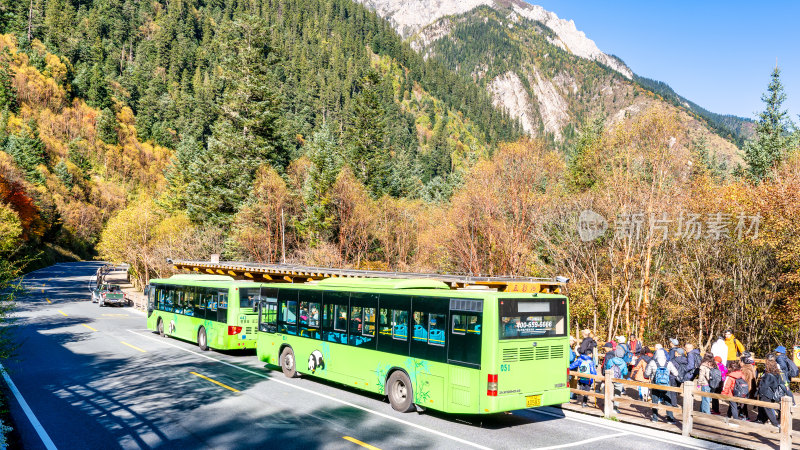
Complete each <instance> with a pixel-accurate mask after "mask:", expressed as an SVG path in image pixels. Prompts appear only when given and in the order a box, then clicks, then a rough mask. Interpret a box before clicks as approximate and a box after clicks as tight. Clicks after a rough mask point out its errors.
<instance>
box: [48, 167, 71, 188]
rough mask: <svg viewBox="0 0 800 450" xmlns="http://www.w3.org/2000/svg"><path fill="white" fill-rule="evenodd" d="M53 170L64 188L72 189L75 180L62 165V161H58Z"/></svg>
mask: <svg viewBox="0 0 800 450" xmlns="http://www.w3.org/2000/svg"><path fill="white" fill-rule="evenodd" d="M53 170H54V172H55V174H56V176H57V177H58V179H59V180H61V182H62V183H64V186H66V187H67V189H72V186H74V185H75V179H74V178H73V177H72V174H71V173H70V171H69V168H68V167H67V165H66V164H65V163H64V161H63V160H62V161H59V163H58V164H56V167H55V168H54V169H53Z"/></svg>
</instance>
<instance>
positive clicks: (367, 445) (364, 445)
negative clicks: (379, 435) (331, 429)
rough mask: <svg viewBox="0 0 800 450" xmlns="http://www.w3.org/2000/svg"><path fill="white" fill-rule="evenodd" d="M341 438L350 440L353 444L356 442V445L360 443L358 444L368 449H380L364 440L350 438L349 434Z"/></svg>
mask: <svg viewBox="0 0 800 450" xmlns="http://www.w3.org/2000/svg"><path fill="white" fill-rule="evenodd" d="M342 439H344V440H345V441H350V442H352V443H354V444H358V445H360V446H362V447H364V448H368V449H370V450H381V449H379V448H378V447H375V446H374V445H369V444H367V443H365V442H361V441H359V440H358V439H356V438H351V437H350V436H342Z"/></svg>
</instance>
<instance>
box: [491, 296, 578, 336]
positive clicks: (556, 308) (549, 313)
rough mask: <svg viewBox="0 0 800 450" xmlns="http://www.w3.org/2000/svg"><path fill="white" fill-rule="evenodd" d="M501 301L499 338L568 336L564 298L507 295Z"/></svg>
mask: <svg viewBox="0 0 800 450" xmlns="http://www.w3.org/2000/svg"><path fill="white" fill-rule="evenodd" d="M499 302H500V304H499V306H500V308H499V309H500V328H499V329H498V334H499V337H500V339H530V338H537V337H553V336H566V333H567V331H566V311H567V306H566V299H565V298H551V299H533V298H504V299H501V300H500V301H499Z"/></svg>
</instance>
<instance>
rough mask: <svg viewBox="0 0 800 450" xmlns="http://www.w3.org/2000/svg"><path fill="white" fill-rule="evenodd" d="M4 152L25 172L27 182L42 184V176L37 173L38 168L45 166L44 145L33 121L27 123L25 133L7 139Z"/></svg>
mask: <svg viewBox="0 0 800 450" xmlns="http://www.w3.org/2000/svg"><path fill="white" fill-rule="evenodd" d="M5 151H6V153H8V154H9V155H11V156H12V157H13V158H14V162H15V163H16V164H17V165H18V166H19V167H20V168H21V169H22V170H23V171H24V172H25V176H26V177H27V178H28V180H30V181H32V182H34V183H39V184H42V183H44V175H43V174H42V172H40V171H39V166H41V165H46V164H47V154H46V153H45V152H44V143H43V142H42V140H41V139H39V129H38V128H37V125H36V122H35V121H34V120H31V121H29V122H28V130H27V132H25V131H23V132H21V133H19V134H12V135H10V136H9V137H8V140H7V142H6V146H5Z"/></svg>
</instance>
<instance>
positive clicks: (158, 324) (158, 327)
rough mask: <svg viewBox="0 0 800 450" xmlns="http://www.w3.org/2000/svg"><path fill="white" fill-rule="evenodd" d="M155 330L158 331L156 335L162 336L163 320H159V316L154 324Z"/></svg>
mask: <svg viewBox="0 0 800 450" xmlns="http://www.w3.org/2000/svg"><path fill="white" fill-rule="evenodd" d="M156 330H157V331H158V335H159V336H161V337H164V321H163V320H161V317H159V318H158V323H157V324H156Z"/></svg>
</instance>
